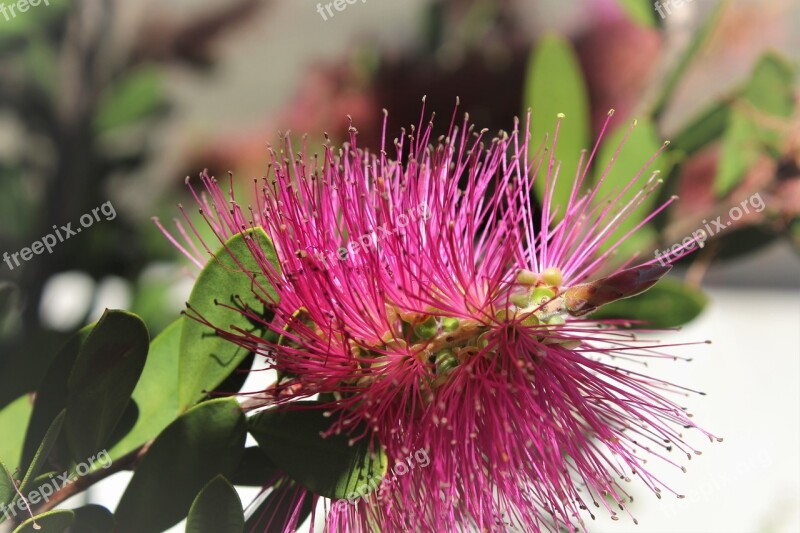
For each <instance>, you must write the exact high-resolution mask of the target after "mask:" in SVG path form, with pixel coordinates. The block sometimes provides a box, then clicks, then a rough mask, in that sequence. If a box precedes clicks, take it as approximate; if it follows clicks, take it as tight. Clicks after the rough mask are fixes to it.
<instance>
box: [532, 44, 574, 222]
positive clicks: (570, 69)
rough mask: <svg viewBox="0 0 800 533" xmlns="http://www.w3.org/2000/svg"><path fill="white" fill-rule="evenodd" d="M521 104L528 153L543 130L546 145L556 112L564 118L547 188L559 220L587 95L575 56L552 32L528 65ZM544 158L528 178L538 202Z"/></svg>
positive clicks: (569, 184)
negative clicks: (555, 169)
mask: <svg viewBox="0 0 800 533" xmlns="http://www.w3.org/2000/svg"><path fill="white" fill-rule="evenodd" d="M524 99H525V100H524V101H525V107H526V108H530V109H532V110H533V116H532V119H531V155H533V154H534V153H535V152H536V150H537V149H538V147H539V145H540V143H541V142H542V141H543V140H544V137H545V135H546V134H549V138H548V146H550V144H551V143H552V139H553V132H554V131H555V125H556V115H558V114H559V113H564V114H565V115H566V118H565V119H564V121H563V123H562V127H561V130H560V131H559V134H558V145H557V146H556V152H555V154H554V157H555V159H556V161H561V169H560V170H559V174H558V175H559V178H558V181H557V182H556V187H555V189H554V192H553V206H554V207H555V206H556V205H561V209H560V210H559V214H560V216H559V217H558V219H559V220H560V219H561V218H562V217H563V214H564V208H565V206H566V205H567V200H568V199H569V195H570V191H571V190H572V184H573V181H574V178H575V174H576V172H577V168H578V158H579V157H580V152H581V150H583V149H585V148H587V146H588V143H589V98H588V96H587V93H586V86H585V82H584V79H583V73H582V71H581V67H580V64H579V63H578V58H577V56H576V55H575V52H574V51H573V49H572V46H571V45H570V44H569V42H568V41H567V40H566V39H564V38H563V37H560V36H558V35H556V34H552V33H551V34H547V35H545V36H544V37H542V39H540V40H539V42H538V44H537V46H536V48H535V49H534V52H533V54H532V55H531V59H530V63H529V66H528V74H527V80H526V82H525V89H524ZM546 170H547V162H546V161H545V162H544V163H542V174H540V177H539V178H538V179H536V180H535V181H534V184H533V185H534V190H535V191H536V196H537V198H538V199H539V201H540V202H542V201H543V200H544V193H545V185H546V182H547V180H546V179H545V176H546Z"/></svg>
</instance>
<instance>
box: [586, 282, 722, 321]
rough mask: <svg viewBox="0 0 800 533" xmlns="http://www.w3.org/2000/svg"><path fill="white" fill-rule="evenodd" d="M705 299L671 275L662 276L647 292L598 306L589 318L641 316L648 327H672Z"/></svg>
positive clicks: (702, 305) (692, 314) (692, 315)
mask: <svg viewBox="0 0 800 533" xmlns="http://www.w3.org/2000/svg"><path fill="white" fill-rule="evenodd" d="M706 303H708V299H707V298H706V296H705V295H704V294H703V293H702V292H700V291H699V290H698V289H693V288H691V287H689V286H688V285H686V284H684V283H683V282H681V281H679V280H677V279H674V278H662V279H661V280H660V281H659V282H658V283H656V284H655V285H654V286H653V287H651V288H650V289H649V290H648V291H647V292H645V293H643V294H640V295H638V296H634V297H632V298H628V299H625V300H619V301H616V302H614V303H611V304H608V305H606V306H603V307H601V308H600V309H598V310H597V311H596V312H595V313H594V314H592V315H590V318H592V319H610V318H622V319H627V320H643V321H645V323H646V325H647V326H648V327H654V328H674V327H678V326H682V325H683V324H686V323H688V322H691V321H692V320H694V319H695V318H697V316H698V315H700V313H701V312H702V311H703V309H704V308H705V306H706Z"/></svg>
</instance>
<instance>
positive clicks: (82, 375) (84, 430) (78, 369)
mask: <svg viewBox="0 0 800 533" xmlns="http://www.w3.org/2000/svg"><path fill="white" fill-rule="evenodd" d="M149 345H150V336H149V334H148V333H147V327H146V326H145V325H144V322H142V320H141V319H140V318H139V317H137V316H136V315H133V314H131V313H127V312H124V311H114V310H106V312H105V313H103V316H102V317H101V318H100V320H99V321H98V322H97V325H96V326H95V328H94V329H93V330H92V332H91V333H90V334H89V336H88V337H87V339H86V341H85V342H84V343H83V345H82V346H81V349H80V352H79V354H78V358H77V360H76V361H75V365H74V366H73V368H72V373H71V374H70V376H69V382H68V389H69V395H68V397H67V419H66V425H65V432H66V436H67V441H68V442H69V446H70V448H71V450H72V454H73V459H75V460H76V461H78V462H80V461H83V460H85V459H86V458H87V457H90V456H92V455H94V454H95V453H97V452H98V451H100V450H102V449H104V446H105V445H107V444H108V439H109V438H110V437H111V434H112V432H113V431H114V428H115V427H116V426H117V423H118V422H119V421H120V419H121V418H122V415H123V413H124V412H125V409H126V407H127V406H128V404H129V403H130V401H131V394H132V393H133V390H134V388H135V387H136V382H137V381H139V376H141V374H142V369H143V368H144V365H145V361H146V360H147V351H148V348H149Z"/></svg>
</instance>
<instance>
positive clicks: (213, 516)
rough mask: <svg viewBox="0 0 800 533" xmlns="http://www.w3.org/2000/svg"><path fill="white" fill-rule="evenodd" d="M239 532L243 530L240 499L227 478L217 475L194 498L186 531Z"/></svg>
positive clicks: (210, 532)
mask: <svg viewBox="0 0 800 533" xmlns="http://www.w3.org/2000/svg"><path fill="white" fill-rule="evenodd" d="M223 531H224V532H225V533H241V532H243V531H244V511H243V510H242V500H240V499H239V495H238V494H237V493H236V489H234V488H233V485H231V484H230V483H229V482H228V480H227V479H225V478H224V477H223V476H217V477H215V478H214V479H213V480H211V482H209V484H208V485H206V486H205V487H204V488H203V490H202V491H200V494H198V495H197V498H195V500H194V503H193V504H192V508H191V510H190V511H189V520H188V521H187V523H186V533H220V532H223Z"/></svg>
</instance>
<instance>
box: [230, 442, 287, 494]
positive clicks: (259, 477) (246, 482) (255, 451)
mask: <svg viewBox="0 0 800 533" xmlns="http://www.w3.org/2000/svg"><path fill="white" fill-rule="evenodd" d="M277 476H278V469H277V468H276V467H275V464H274V463H273V462H272V461H270V459H269V457H267V454H265V453H264V450H262V449H261V448H259V447H258V446H253V447H250V448H246V449H245V450H244V455H243V456H242V462H241V463H240V464H239V467H238V468H237V469H236V473H235V474H233V478H231V481H232V482H233V484H234V485H239V486H246V487H264V486H266V485H267V484H269V483H270V482H271V481H274V480H275V479H277Z"/></svg>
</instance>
